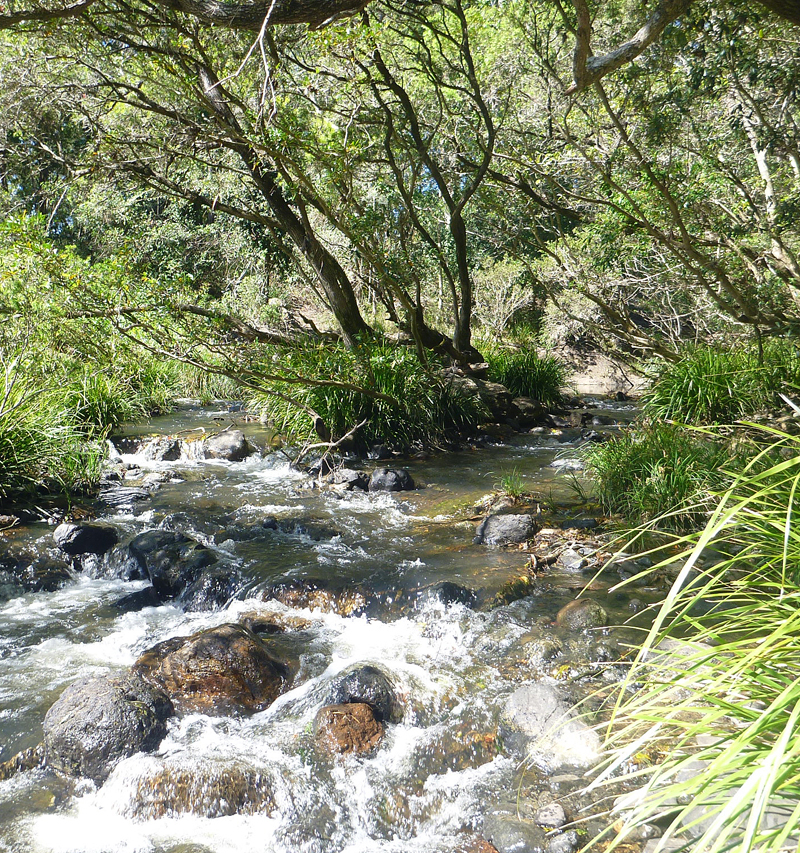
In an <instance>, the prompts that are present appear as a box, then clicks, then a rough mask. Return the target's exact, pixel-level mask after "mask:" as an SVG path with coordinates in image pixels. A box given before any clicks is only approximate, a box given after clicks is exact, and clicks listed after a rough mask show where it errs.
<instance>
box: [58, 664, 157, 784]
mask: <svg viewBox="0 0 800 853" xmlns="http://www.w3.org/2000/svg"><path fill="white" fill-rule="evenodd" d="M173 713H174V709H173V707H172V702H170V700H169V697H168V696H167V695H166V693H164V691H163V690H161V689H160V688H158V687H155V686H154V685H152V684H148V683H147V682H145V681H144V680H142V679H141V678H139V677H138V676H136V675H123V676H100V677H95V678H84V679H82V680H80V681H76V682H75V683H74V684H71V685H70V686H69V687H68V688H67V689H66V690H65V691H64V692H63V693H62V694H61V697H60V698H59V699H58V700H57V701H56V702H55V704H54V705H53V706H52V707H51V708H50V710H49V711H48V712H47V714H46V715H45V718H44V748H45V761H46V763H47V764H48V766H50V767H52V768H53V769H54V770H57V771H59V772H61V773H65V774H67V775H69V776H86V777H88V778H89V779H93V780H94V781H95V782H102V781H103V780H104V779H105V778H106V777H107V776H108V774H109V773H110V772H111V770H112V769H113V768H114V767H115V765H116V764H117V763H118V762H120V761H121V760H122V759H123V758H127V757H128V756H130V755H133V754H134V753H137V752H149V751H151V750H154V749H155V748H156V747H157V746H158V745H159V744H160V743H161V741H162V740H163V738H164V735H165V734H166V732H167V726H166V722H167V719H168V718H169V717H171V716H172V714H173Z"/></svg>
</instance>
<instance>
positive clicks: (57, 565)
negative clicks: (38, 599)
mask: <svg viewBox="0 0 800 853" xmlns="http://www.w3.org/2000/svg"><path fill="white" fill-rule="evenodd" d="M73 577H74V575H73V574H72V570H71V569H70V567H69V566H68V565H67V564H66V563H65V562H64V561H63V560H59V559H58V558H56V557H50V556H49V555H47V554H40V555H39V556H38V557H35V558H34V559H33V560H32V561H31V562H30V564H28V565H23V566H20V568H19V573H18V575H17V578H18V580H19V582H20V584H21V585H22V587H23V588H24V589H25V590H26V591H30V592H52V591H53V590H56V589H60V588H61V587H62V586H64V584H65V583H68V582H69V581H71V580H72V579H73Z"/></svg>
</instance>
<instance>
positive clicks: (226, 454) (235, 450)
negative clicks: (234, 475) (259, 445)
mask: <svg viewBox="0 0 800 853" xmlns="http://www.w3.org/2000/svg"><path fill="white" fill-rule="evenodd" d="M203 450H204V451H205V455H206V458H208V459H225V460H226V461H228V462H241V461H242V460H243V459H247V457H248V456H252V455H253V454H254V453H256V452H257V449H256V448H255V447H253V445H252V444H250V442H249V441H248V440H247V439H246V438H245V437H244V433H243V432H242V431H241V430H240V429H231V430H226V431H225V432H221V433H219V435H215V436H212V437H211V438H208V439H206V441H205V442H204V444H203Z"/></svg>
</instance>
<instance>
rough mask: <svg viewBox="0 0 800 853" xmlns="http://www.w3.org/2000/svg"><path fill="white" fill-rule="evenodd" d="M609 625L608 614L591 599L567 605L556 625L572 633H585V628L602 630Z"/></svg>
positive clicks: (559, 615)
mask: <svg viewBox="0 0 800 853" xmlns="http://www.w3.org/2000/svg"><path fill="white" fill-rule="evenodd" d="M607 624H608V614H607V613H606V611H605V610H604V609H603V608H602V607H601V606H600V605H599V604H598V603H597V602H596V601H592V599H591V598H579V599H578V600H577V601H570V603H569V604H565V605H564V607H562V608H561V610H559V611H558V615H557V616H556V625H558V626H559V627H561V628H569V629H570V630H571V631H583V630H584V629H585V628H602V627H603V626H605V625H607Z"/></svg>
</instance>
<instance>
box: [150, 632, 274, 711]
mask: <svg viewBox="0 0 800 853" xmlns="http://www.w3.org/2000/svg"><path fill="white" fill-rule="evenodd" d="M133 671H134V672H136V673H138V674H139V675H141V676H142V677H143V678H145V679H147V680H148V681H150V682H152V683H154V684H157V685H158V686H159V687H162V688H163V689H164V690H165V691H166V693H167V694H168V695H169V697H170V698H171V699H172V702H173V704H174V706H175V709H176V710H177V711H179V712H190V711H199V712H200V713H203V714H210V715H216V716H222V715H225V714H231V713H239V714H253V713H255V712H257V711H262V710H263V709H264V708H266V707H267V706H268V705H271V704H272V703H273V702H274V701H275V700H276V699H277V698H278V696H279V695H280V694H281V693H282V692H283V689H284V687H285V685H286V679H287V675H288V670H287V668H286V666H285V665H284V664H283V663H281V662H280V661H277V660H275V659H274V658H273V657H272V656H271V655H270V653H269V650H268V648H267V646H266V644H265V643H264V642H263V640H261V639H259V638H258V637H257V636H256V635H255V634H254V633H253V632H252V631H251V630H249V629H248V628H245V627H244V626H243V625H233V624H229V625H220V626H218V627H216V628H211V629H209V630H207V631H200V632H199V633H197V634H193V635H192V636H190V637H173V638H172V639H170V640H165V641H164V642H163V643H159V644H158V645H157V646H154V647H153V648H152V649H149V650H148V651H146V652H145V653H144V654H143V655H142V656H141V657H140V658H139V660H137V661H136V663H135V664H134V665H133Z"/></svg>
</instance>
